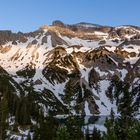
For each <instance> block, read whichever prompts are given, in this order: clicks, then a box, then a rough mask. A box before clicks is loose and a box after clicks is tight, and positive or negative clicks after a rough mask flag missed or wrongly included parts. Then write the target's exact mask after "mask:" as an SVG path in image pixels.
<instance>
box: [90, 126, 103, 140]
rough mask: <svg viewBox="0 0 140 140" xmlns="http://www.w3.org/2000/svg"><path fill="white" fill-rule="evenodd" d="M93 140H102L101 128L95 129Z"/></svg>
mask: <svg viewBox="0 0 140 140" xmlns="http://www.w3.org/2000/svg"><path fill="white" fill-rule="evenodd" d="M92 140H101V133H100V130H97V128H96V127H94V129H93V134H92Z"/></svg>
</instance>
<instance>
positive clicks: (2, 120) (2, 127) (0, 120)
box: [0, 96, 8, 140]
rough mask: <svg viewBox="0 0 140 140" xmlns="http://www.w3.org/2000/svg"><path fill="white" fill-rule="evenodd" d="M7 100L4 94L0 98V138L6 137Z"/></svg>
mask: <svg viewBox="0 0 140 140" xmlns="http://www.w3.org/2000/svg"><path fill="white" fill-rule="evenodd" d="M7 119H8V102H7V99H6V97H5V96H3V97H1V98H0V139H2V140H3V139H6V129H7V127H8V122H7Z"/></svg>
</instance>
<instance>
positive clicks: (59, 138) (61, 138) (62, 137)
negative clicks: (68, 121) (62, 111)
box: [56, 126, 71, 140]
mask: <svg viewBox="0 0 140 140" xmlns="http://www.w3.org/2000/svg"><path fill="white" fill-rule="evenodd" d="M56 140H71V138H70V133H69V131H68V130H67V128H66V127H65V126H63V127H59V128H58V130H57V133H56Z"/></svg>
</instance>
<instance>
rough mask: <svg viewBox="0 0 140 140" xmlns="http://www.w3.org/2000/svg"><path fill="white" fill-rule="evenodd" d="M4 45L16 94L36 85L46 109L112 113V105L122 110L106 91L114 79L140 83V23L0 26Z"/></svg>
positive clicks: (0, 48)
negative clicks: (27, 28)
mask: <svg viewBox="0 0 140 140" xmlns="http://www.w3.org/2000/svg"><path fill="white" fill-rule="evenodd" d="M0 44H1V45H0V66H1V67H2V69H4V70H5V71H6V72H7V73H8V74H9V77H10V78H11V79H12V80H11V81H10V83H11V84H12V86H13V88H15V89H16V91H17V93H16V94H17V95H18V96H19V97H21V94H22V97H23V96H27V95H28V94H30V90H27V87H28V88H32V90H33V91H34V94H36V95H38V96H39V97H38V99H37V100H39V99H40V100H39V102H38V105H39V106H41V107H42V108H43V110H44V114H47V113H48V111H49V110H51V111H54V114H62V113H67V112H68V110H70V112H71V113H73V114H82V115H98V114H100V115H109V114H110V110H111V108H113V110H114V112H115V113H116V114H118V113H119V112H117V104H116V99H113V100H111V99H110V97H109V96H108V92H109V89H110V86H111V85H112V83H113V80H114V78H115V80H116V77H117V78H118V81H121V82H123V83H127V82H128V83H130V87H131V89H132V88H133V87H138V86H140V30H139V28H138V27H137V28H136V27H132V26H120V27H107V26H99V25H94V24H86V23H84V24H82V23H81V24H75V25H63V27H62V24H60V23H59V24H56V23H55V24H54V25H53V26H42V27H41V28H40V29H39V30H37V31H35V32H32V33H26V34H23V33H17V34H16V33H12V32H10V31H1V32H0ZM0 80H2V79H0ZM15 85H18V86H19V89H22V90H19V89H17V87H16V86H15ZM115 86H116V85H112V88H115ZM113 90H114V89H113ZM113 90H112V93H111V94H112V95H113V94H114V92H113ZM21 92H22V93H21ZM22 97H21V98H22Z"/></svg>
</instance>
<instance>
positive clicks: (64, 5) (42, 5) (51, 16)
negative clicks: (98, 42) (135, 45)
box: [0, 0, 140, 32]
mask: <svg viewBox="0 0 140 140" xmlns="http://www.w3.org/2000/svg"><path fill="white" fill-rule="evenodd" d="M56 19H57V20H62V21H63V22H65V23H69V24H71V23H78V22H82V21H83V22H91V23H96V24H102V25H112V26H115V25H124V24H132V25H137V26H140V0H0V30H5V29H11V30H13V31H19V30H20V31H23V32H26V31H33V30H35V29H37V28H39V27H40V26H41V25H44V24H51V23H52V21H53V20H56Z"/></svg>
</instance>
